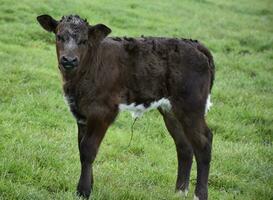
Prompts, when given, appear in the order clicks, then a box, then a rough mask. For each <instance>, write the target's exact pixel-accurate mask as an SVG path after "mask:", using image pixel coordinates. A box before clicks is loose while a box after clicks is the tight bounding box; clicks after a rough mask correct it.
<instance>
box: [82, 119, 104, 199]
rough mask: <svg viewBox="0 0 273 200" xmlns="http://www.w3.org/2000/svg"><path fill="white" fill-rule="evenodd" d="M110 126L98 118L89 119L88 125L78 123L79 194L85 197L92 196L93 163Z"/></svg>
mask: <svg viewBox="0 0 273 200" xmlns="http://www.w3.org/2000/svg"><path fill="white" fill-rule="evenodd" d="M108 126H109V124H108V123H106V122H104V121H102V120H98V119H96V118H92V119H91V120H88V122H87V125H78V128H79V133H78V134H79V136H78V141H79V152H80V160H81V175H80V179H79V183H78V186H77V194H78V195H79V196H82V197H84V198H89V196H90V193H91V190H92V187H93V172H92V163H93V162H94V160H95V157H96V155H97V152H98V148H99V146H100V143H101V141H102V139H103V137H104V135H105V133H106V130H107V128H108Z"/></svg>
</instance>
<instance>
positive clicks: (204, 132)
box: [176, 109, 212, 200]
mask: <svg viewBox="0 0 273 200" xmlns="http://www.w3.org/2000/svg"><path fill="white" fill-rule="evenodd" d="M176 110H178V109H176ZM177 113H178V115H177V116H178V118H179V120H180V122H181V124H182V126H183V129H184V131H185V135H186V136H187V138H188V140H189V141H190V143H191V145H192V147H193V151H194V155H195V159H196V163H197V183H196V187H195V199H198V200H207V199H208V176H209V168H210V161H211V147H212V133H211V131H210V129H209V128H208V127H207V124H206V122H205V119H204V114H203V113H202V112H200V114H199V113H198V112H190V111H189V110H188V111H187V112H183V114H182V115H181V113H179V112H177Z"/></svg>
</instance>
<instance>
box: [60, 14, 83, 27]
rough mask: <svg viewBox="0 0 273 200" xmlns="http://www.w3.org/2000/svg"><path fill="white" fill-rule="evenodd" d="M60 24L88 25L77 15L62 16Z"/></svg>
mask: <svg viewBox="0 0 273 200" xmlns="http://www.w3.org/2000/svg"><path fill="white" fill-rule="evenodd" d="M60 22H62V23H72V24H75V25H80V24H85V25H88V22H87V20H86V19H82V18H81V17H80V16H79V15H67V16H62V19H61V20H60Z"/></svg>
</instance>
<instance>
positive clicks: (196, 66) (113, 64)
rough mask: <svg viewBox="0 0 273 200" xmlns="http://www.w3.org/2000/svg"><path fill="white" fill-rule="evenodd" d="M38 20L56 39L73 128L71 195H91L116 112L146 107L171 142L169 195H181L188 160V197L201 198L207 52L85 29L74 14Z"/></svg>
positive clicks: (209, 69) (206, 158) (206, 140)
mask: <svg viewBox="0 0 273 200" xmlns="http://www.w3.org/2000/svg"><path fill="white" fill-rule="evenodd" d="M37 19H38V21H39V23H40V24H41V26H42V27H43V28H44V29H46V30H47V31H50V32H54V33H55V34H56V47H57V57H58V62H59V69H60V71H61V74H62V76H63V90H64V94H65V97H66V99H67V101H68V103H69V106H70V110H71V112H72V113H73V115H74V117H75V118H76V121H77V124H78V135H79V137H78V138H79V140H78V144H79V151H80V159H81V164H82V169H81V176H80V180H79V184H78V188H77V191H78V194H79V195H81V196H83V197H87V198H88V197H89V195H90V192H91V188H92V186H93V175H92V163H93V161H94V159H95V157H96V154H97V152H98V148H99V145H100V143H101V141H102V139H103V137H104V135H105V133H106V131H107V128H108V127H109V125H110V124H111V123H112V122H114V120H115V118H116V116H117V115H118V113H119V111H120V110H124V109H129V110H131V111H133V112H134V116H135V117H138V116H140V115H141V114H142V113H143V112H144V111H145V110H146V109H148V110H149V108H152V107H153V108H158V109H159V111H160V113H161V114H162V116H163V119H164V122H165V124H166V127H167V129H168V131H169V133H170V134H171V136H172V137H173V139H174V142H175V145H176V149H177V157H178V176H177V183H176V190H177V191H180V192H181V193H183V194H186V193H187V191H188V186H189V178H190V171H191V164H192V158H193V155H195V157H196V161H197V183H196V188H195V195H196V197H195V198H199V199H207V198H208V194H207V183H208V174H209V164H210V158H211V144H212V134H211V131H210V129H209V128H208V127H207V125H206V122H205V117H204V116H205V112H206V106H208V102H207V99H208V98H209V94H210V92H211V88H212V85H213V80H214V63H213V58H212V55H211V53H210V52H209V50H208V49H207V48H206V47H205V46H204V45H202V44H201V43H200V42H198V41H197V40H190V39H178V38H163V37H162V38H161V37H140V38H126V37H124V38H119V37H114V38H112V37H107V35H108V34H109V33H110V32H111V30H110V29H109V28H108V27H106V26H105V25H103V24H98V25H94V26H91V25H89V24H88V23H87V21H86V20H82V19H81V18H80V17H78V16H66V17H63V18H62V19H61V20H60V21H56V20H54V19H53V18H52V17H50V16H48V15H42V16H39V17H38V18H37Z"/></svg>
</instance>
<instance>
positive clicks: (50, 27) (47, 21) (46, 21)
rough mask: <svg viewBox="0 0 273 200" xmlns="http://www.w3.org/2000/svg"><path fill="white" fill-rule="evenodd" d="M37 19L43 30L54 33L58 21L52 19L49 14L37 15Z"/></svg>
mask: <svg viewBox="0 0 273 200" xmlns="http://www.w3.org/2000/svg"><path fill="white" fill-rule="evenodd" d="M37 21H38V22H39V24H40V25H41V26H42V27H43V28H44V29H45V30H47V31H49V32H54V33H56V28H57V26H58V21H56V20H55V19H53V18H52V17H51V16H50V15H40V16H38V17H37Z"/></svg>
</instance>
